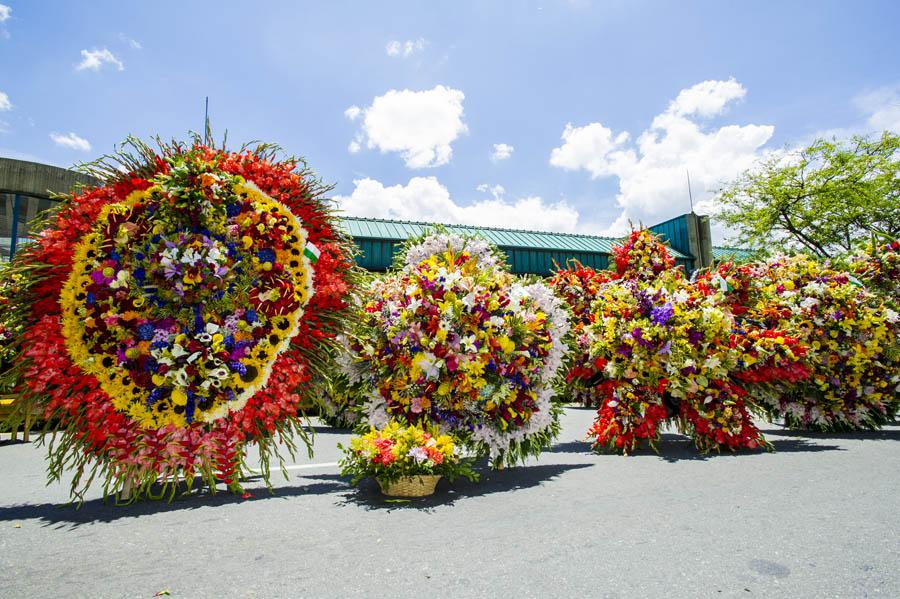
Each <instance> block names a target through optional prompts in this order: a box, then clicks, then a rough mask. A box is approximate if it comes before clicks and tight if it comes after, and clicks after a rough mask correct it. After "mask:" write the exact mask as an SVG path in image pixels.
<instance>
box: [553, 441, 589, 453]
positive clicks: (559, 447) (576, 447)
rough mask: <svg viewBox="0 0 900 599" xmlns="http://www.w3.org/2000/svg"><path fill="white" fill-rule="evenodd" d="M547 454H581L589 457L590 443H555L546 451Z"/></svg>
mask: <svg viewBox="0 0 900 599" xmlns="http://www.w3.org/2000/svg"><path fill="white" fill-rule="evenodd" d="M546 452H547V453H583V454H585V455H591V454H593V453H594V452H592V451H591V443H590V441H566V442H564V443H556V444H554V445H552V446H551V447H550V449H547V450H546Z"/></svg>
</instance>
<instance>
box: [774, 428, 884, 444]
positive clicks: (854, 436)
mask: <svg viewBox="0 0 900 599" xmlns="http://www.w3.org/2000/svg"><path fill="white" fill-rule="evenodd" d="M764 432H765V433H766V435H775V436H776V437H796V438H800V439H826V440H827V439H846V440H856V441H900V429H888V430H883V429H882V430H880V431H858V432H852V433H820V432H817V431H800V430H791V429H788V428H785V429H770V430H767V431H764Z"/></svg>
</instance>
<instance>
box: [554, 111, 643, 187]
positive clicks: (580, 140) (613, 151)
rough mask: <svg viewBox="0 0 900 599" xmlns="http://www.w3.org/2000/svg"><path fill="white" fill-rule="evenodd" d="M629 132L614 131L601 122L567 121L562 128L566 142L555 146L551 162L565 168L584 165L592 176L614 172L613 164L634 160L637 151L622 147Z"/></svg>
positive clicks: (576, 167) (576, 168) (577, 167)
mask: <svg viewBox="0 0 900 599" xmlns="http://www.w3.org/2000/svg"><path fill="white" fill-rule="evenodd" d="M628 137H629V135H628V133H624V132H623V133H619V134H618V135H613V132H612V130H611V129H608V128H606V127H604V126H603V125H601V124H600V123H590V124H588V125H585V126H584V127H573V126H572V123H567V124H566V128H565V129H563V133H562V139H563V142H564V143H563V145H562V146H560V147H558V148H553V151H552V152H551V153H550V164H552V165H553V166H558V167H560V168H564V169H566V170H570V171H574V170H578V169H584V170H586V171H588V172H589V173H591V177H593V178H595V179H596V178H597V177H603V176H606V175H610V174H613V172H614V168H613V164H614V163H615V164H619V163H621V162H623V161H626V162H631V161H633V160H634V152H631V151H630V150H620V149H619V148H621V147H623V146H624V144H625V143H626V142H627V141H628Z"/></svg>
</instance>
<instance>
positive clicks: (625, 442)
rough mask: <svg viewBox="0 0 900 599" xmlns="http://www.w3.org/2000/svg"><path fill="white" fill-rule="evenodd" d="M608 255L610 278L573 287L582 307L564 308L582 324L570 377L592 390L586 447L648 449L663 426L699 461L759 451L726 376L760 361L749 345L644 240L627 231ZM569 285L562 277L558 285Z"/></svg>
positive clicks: (747, 414) (746, 406)
mask: <svg viewBox="0 0 900 599" xmlns="http://www.w3.org/2000/svg"><path fill="white" fill-rule="evenodd" d="M614 253H615V256H616V263H617V275H616V276H614V277H607V276H605V275H599V274H598V275H597V276H598V277H602V278H604V279H607V280H606V281H605V282H602V283H600V284H598V285H596V286H588V285H582V286H581V289H583V290H584V291H585V292H587V293H589V294H590V299H586V300H585V299H579V301H576V302H574V303H573V304H572V305H573V307H574V308H575V309H576V310H577V311H576V318H579V317H580V319H581V320H582V321H583V322H586V323H587V324H586V327H585V333H584V335H585V339H586V342H587V343H589V344H590V349H589V352H587V353H586V354H583V355H581V356H578V357H577V359H576V362H575V364H574V365H573V367H572V370H571V372H572V373H573V374H574V375H575V376H576V377H578V378H580V379H581V384H582V385H584V386H593V393H594V394H595V396H596V397H597V400H598V408H599V409H598V414H597V419H596V421H595V423H594V425H593V427H592V428H591V430H590V431H589V434H590V435H591V436H592V437H593V442H594V447H595V448H597V449H600V448H604V447H605V448H608V449H612V450H614V451H622V452H624V453H630V452H632V451H633V450H634V449H635V448H636V447H638V446H639V445H640V444H641V443H643V442H649V444H650V445H651V446H652V445H653V444H654V443H655V442H656V441H657V440H658V439H659V436H660V434H661V431H662V429H664V428H665V427H666V426H670V425H672V426H674V427H675V428H677V429H678V430H679V431H681V432H683V433H684V434H687V435H689V436H690V437H691V439H692V440H693V442H694V444H695V445H696V446H697V447H698V448H699V449H701V450H702V451H709V450H714V449H719V448H722V447H727V448H730V449H737V448H751V449H752V448H755V447H759V446H764V445H766V442H765V440H764V438H763V436H762V434H761V433H760V431H759V430H758V429H757V428H756V426H755V425H754V424H753V421H752V418H751V409H752V407H753V406H752V404H751V403H748V401H747V398H746V395H747V393H746V391H745V389H744V387H743V385H741V384H737V382H736V381H735V380H734V378H733V377H732V374H733V373H734V372H735V371H738V370H740V369H741V368H743V367H744V363H743V362H741V359H740V357H741V355H742V352H743V351H744V350H746V351H755V352H757V355H758V362H759V363H760V364H763V363H766V362H767V360H768V359H769V354H766V353H765V350H764V349H763V352H764V353H763V355H759V351H760V350H761V349H762V346H761V345H760V347H757V345H758V343H757V340H755V339H754V340H753V341H752V342H751V343H750V344H749V345H750V347H747V339H738V338H736V337H735V335H734V330H735V329H734V318H733V315H732V314H731V312H730V311H728V310H727V309H722V307H721V306H720V305H718V303H717V302H716V298H714V297H710V295H709V294H707V293H704V292H703V290H702V289H700V288H698V287H697V286H695V285H694V284H692V283H691V282H690V281H688V280H687V279H686V278H685V277H684V276H683V274H682V271H681V270H680V269H678V268H674V260H673V259H672V257H671V255H670V254H669V253H668V251H667V250H666V248H665V246H663V245H662V243H661V242H660V241H659V239H658V238H657V237H655V236H654V235H653V234H651V233H650V232H649V231H647V230H638V231H633V232H632V233H631V235H630V236H629V237H628V239H627V240H626V241H625V242H624V243H623V244H622V245H621V246H617V247H616V248H615V249H614ZM559 278H560V277H559V273H557V275H556V277H555V279H556V280H559ZM572 279H573V274H572V273H570V274H568V275H567V276H566V277H565V278H564V279H563V280H572ZM593 279H594V277H593V276H591V275H590V273H588V274H585V275H581V276H579V277H578V278H577V280H582V281H583V280H589V281H591V280H593ZM591 287H592V288H591ZM557 288H559V287H557ZM563 289H564V288H563ZM564 295H565V296H566V297H567V298H568V297H570V296H572V295H573V294H572V293H571V292H570V293H564ZM591 299H592V300H593V301H591ZM585 310H586V311H587V314H585V313H584V312H585ZM742 343H743V344H744V345H741V344H742ZM746 369H747V371H748V372H749V371H751V370H754V371H755V369H753V368H750V367H749V366H748V367H747V368H746Z"/></svg>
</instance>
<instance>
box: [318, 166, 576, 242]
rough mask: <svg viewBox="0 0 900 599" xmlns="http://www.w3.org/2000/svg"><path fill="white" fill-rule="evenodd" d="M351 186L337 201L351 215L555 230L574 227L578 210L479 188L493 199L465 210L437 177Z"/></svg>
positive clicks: (359, 182) (369, 181)
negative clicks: (352, 188)
mask: <svg viewBox="0 0 900 599" xmlns="http://www.w3.org/2000/svg"><path fill="white" fill-rule="evenodd" d="M353 183H354V185H355V188H354V190H353V192H352V193H351V194H350V195H349V196H337V197H336V198H335V200H336V201H337V202H338V205H339V206H340V207H341V208H342V209H343V210H345V211H346V212H347V213H348V214H351V215H353V216H364V217H370V218H391V219H400V220H415V221H425V222H437V223H452V224H465V225H480V226H493V227H503V228H511V229H540V230H543V231H558V232H574V231H575V230H576V229H577V226H578V212H577V211H576V210H575V209H574V208H572V207H571V206H569V205H568V204H566V203H565V202H557V203H555V204H548V203H546V202H544V201H543V200H542V199H541V198H539V197H535V196H529V197H524V198H518V199H515V200H507V199H506V198H505V190H504V189H503V187H502V186H493V187H492V186H487V185H484V186H479V190H480V191H483V192H488V193H490V194H491V198H489V199H481V200H476V201H475V202H474V203H472V204H469V205H465V206H464V205H462V204H460V203H458V202H456V201H455V200H454V199H452V198H451V197H450V192H449V191H448V190H447V188H446V187H444V186H443V185H441V183H440V182H439V181H438V180H437V178H435V177H413V178H411V179H410V180H409V183H407V184H406V185H392V186H389V187H385V186H384V185H383V184H382V183H381V182H380V181H376V180H375V179H369V178H366V179H360V180H356V181H354V182H353Z"/></svg>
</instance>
